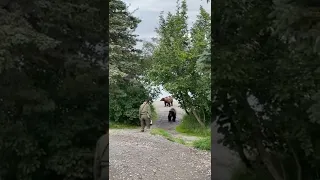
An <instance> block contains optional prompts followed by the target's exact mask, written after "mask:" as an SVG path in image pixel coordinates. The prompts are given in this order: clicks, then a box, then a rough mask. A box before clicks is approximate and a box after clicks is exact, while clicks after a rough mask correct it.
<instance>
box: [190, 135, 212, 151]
mask: <svg viewBox="0 0 320 180" xmlns="http://www.w3.org/2000/svg"><path fill="white" fill-rule="evenodd" d="M192 146H193V147H195V148H198V149H201V150H207V151H210V150H211V137H210V136H209V137H204V138H201V139H199V140H195V141H193V142H192Z"/></svg>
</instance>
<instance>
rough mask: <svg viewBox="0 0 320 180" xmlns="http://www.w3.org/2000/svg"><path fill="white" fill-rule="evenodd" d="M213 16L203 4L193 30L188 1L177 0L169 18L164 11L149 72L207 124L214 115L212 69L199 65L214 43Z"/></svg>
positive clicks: (190, 111)
mask: <svg viewBox="0 0 320 180" xmlns="http://www.w3.org/2000/svg"><path fill="white" fill-rule="evenodd" d="M210 18H211V17H210V15H209V14H208V13H207V12H206V11H205V10H204V9H203V8H202V7H200V14H199V15H198V19H197V21H196V22H195V23H194V25H193V27H192V28H191V29H190V30H189V29H188V25H187V19H188V17H187V4H186V1H182V2H181V4H180V2H179V1H177V9H176V12H175V13H174V14H173V13H171V12H169V13H168V15H167V17H166V18H165V17H164V15H163V14H161V15H160V22H159V28H158V29H157V33H158V44H157V45H156V47H155V49H154V51H153V56H152V59H153V66H152V68H151V69H150V70H149V74H148V77H149V78H150V79H151V80H152V81H154V82H155V83H156V84H157V85H163V86H164V87H165V89H166V90H167V91H168V92H170V93H171V94H173V96H174V97H175V98H176V99H177V100H178V101H179V103H180V104H181V105H182V107H183V108H184V109H185V110H186V112H187V113H188V114H189V113H191V114H192V115H193V116H195V117H196V119H197V120H198V122H199V123H200V124H201V126H203V127H204V126H205V124H206V123H207V121H206V120H208V119H209V117H210V109H209V102H210V99H211V97H210V74H209V73H208V72H209V71H208V69H207V70H206V71H205V72H203V71H202V67H200V68H197V66H199V65H200V66H201V62H198V61H199V60H198V59H199V57H200V55H201V54H203V52H204V49H206V48H208V47H209V44H210V38H209V37H210ZM198 64H199V65H198ZM207 65H208V64H207ZM207 67H208V66H207Z"/></svg>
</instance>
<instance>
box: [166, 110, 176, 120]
mask: <svg viewBox="0 0 320 180" xmlns="http://www.w3.org/2000/svg"><path fill="white" fill-rule="evenodd" d="M171 120H172V122H176V110H175V109H174V108H171V109H170V111H169V114H168V121H169V122H171Z"/></svg>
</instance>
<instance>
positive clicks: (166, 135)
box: [151, 128, 185, 144]
mask: <svg viewBox="0 0 320 180" xmlns="http://www.w3.org/2000/svg"><path fill="white" fill-rule="evenodd" d="M151 134H152V135H160V136H163V137H164V138H166V139H167V140H169V141H172V142H177V143H180V144H185V141H184V140H183V139H180V138H175V137H174V136H172V134H170V133H168V132H167V131H165V130H164V129H160V128H154V129H151Z"/></svg>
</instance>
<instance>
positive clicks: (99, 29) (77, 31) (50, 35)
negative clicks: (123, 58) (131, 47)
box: [0, 0, 108, 180]
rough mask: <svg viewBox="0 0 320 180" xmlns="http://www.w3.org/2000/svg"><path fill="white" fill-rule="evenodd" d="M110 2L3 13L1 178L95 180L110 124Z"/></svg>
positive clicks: (41, 5)
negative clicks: (99, 148)
mask: <svg viewBox="0 0 320 180" xmlns="http://www.w3.org/2000/svg"><path fill="white" fill-rule="evenodd" d="M107 7H108V2H107V1H106V2H102V1H55V2H52V1H46V0H33V1H28V2H27V1H10V3H8V4H7V5H6V6H4V7H2V8H0V14H1V16H0V22H1V23H0V24H1V25H0V26H1V27H0V29H1V33H0V38H1V41H0V46H1V52H0V62H1V72H0V79H1V82H0V94H1V95H0V109H1V110H0V128H1V129H2V130H1V132H0V142H1V145H0V154H1V160H0V161H1V164H0V169H1V171H0V178H1V179H4V180H6V179H23V180H27V179H48V180H50V179H92V169H91V167H92V160H93V148H94V147H95V142H96V140H97V138H98V137H99V136H100V135H101V132H105V130H106V128H107V126H106V125H107V121H108V111H106V108H108V91H107V90H106V89H108V71H107V66H106V63H105V61H106V58H107V54H106V49H107V42H108V33H107V32H108V14H107V13H106V12H107V10H106V8H107Z"/></svg>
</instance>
